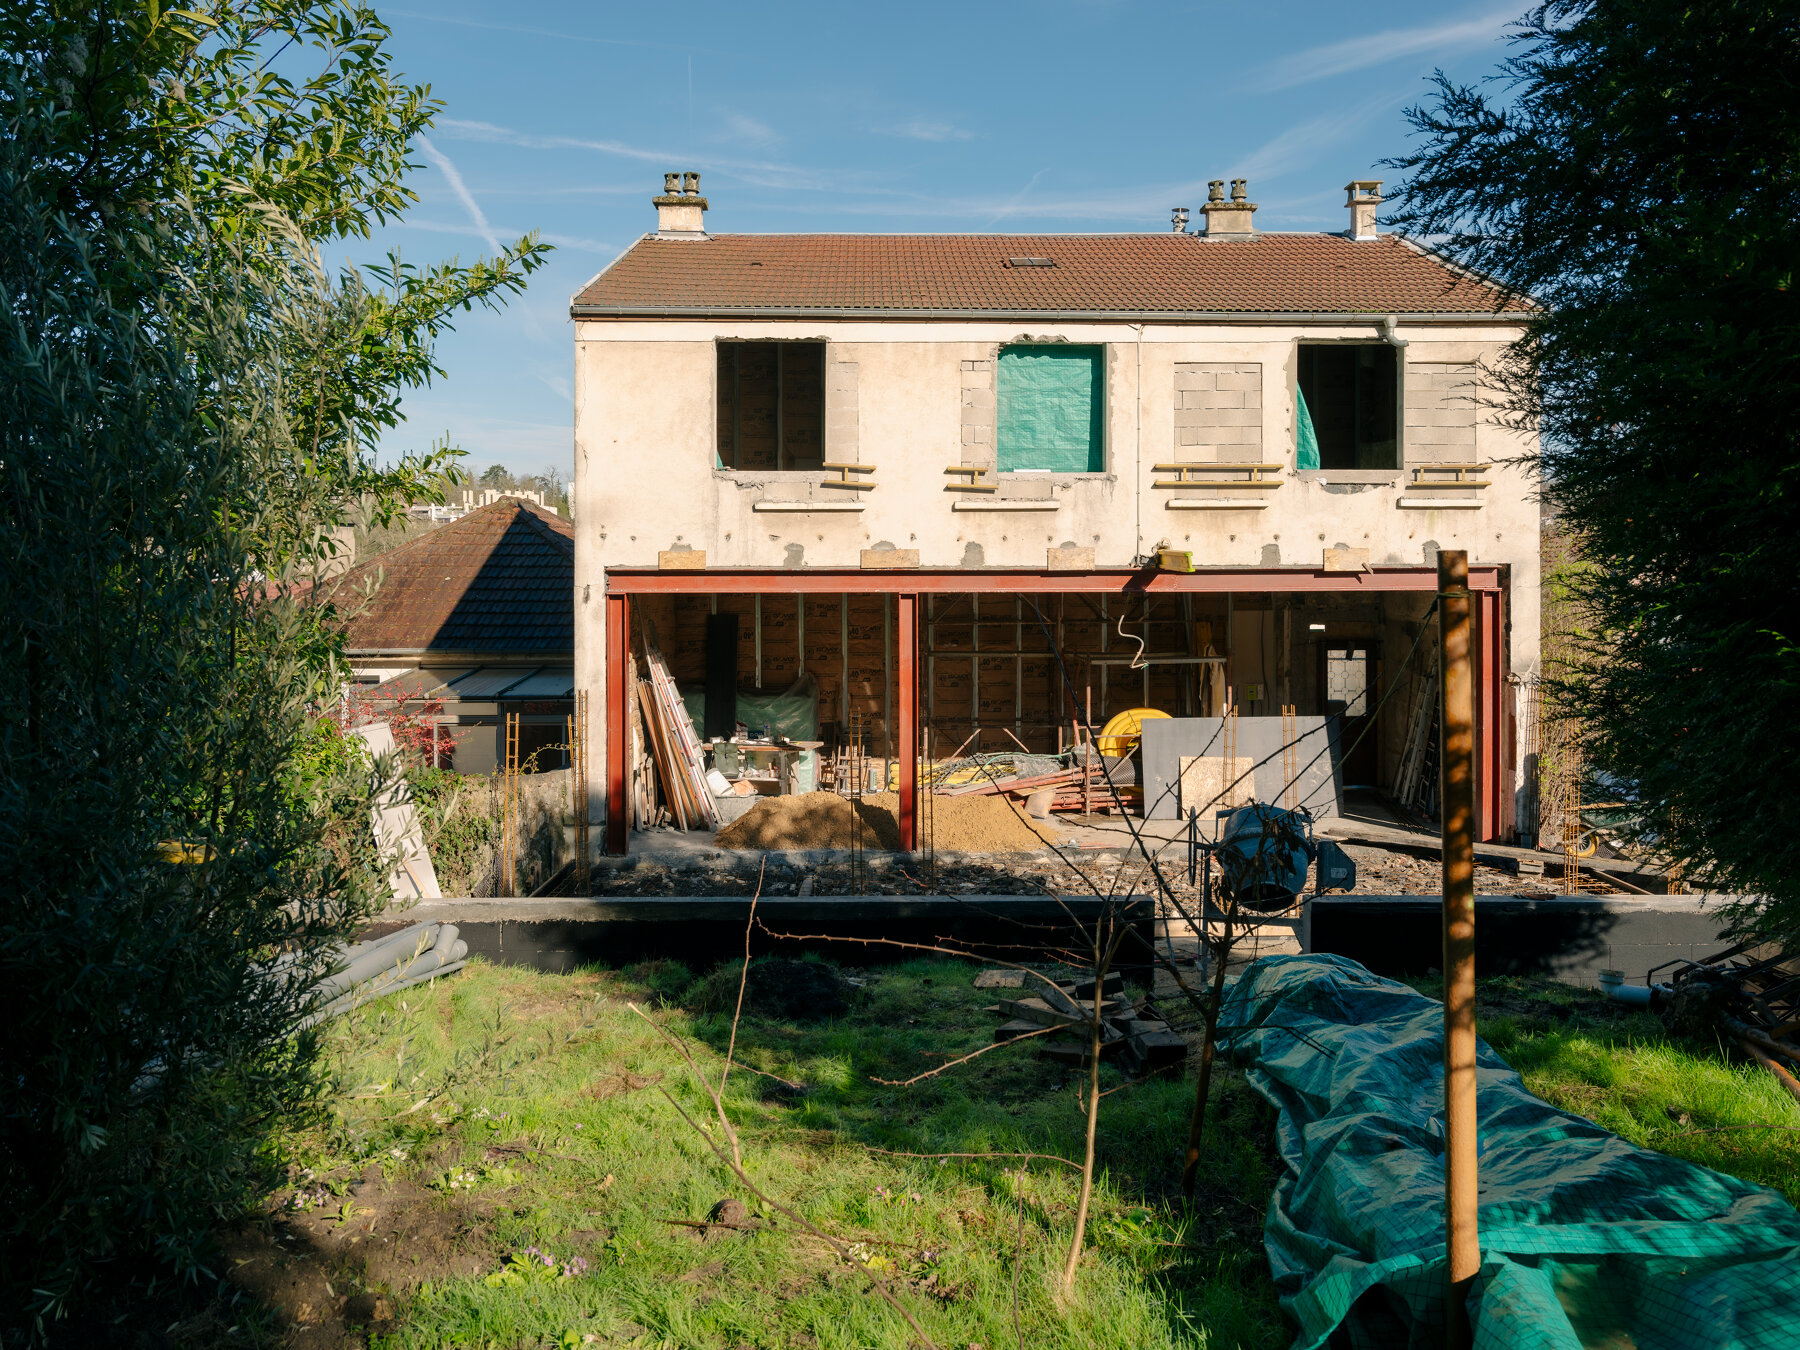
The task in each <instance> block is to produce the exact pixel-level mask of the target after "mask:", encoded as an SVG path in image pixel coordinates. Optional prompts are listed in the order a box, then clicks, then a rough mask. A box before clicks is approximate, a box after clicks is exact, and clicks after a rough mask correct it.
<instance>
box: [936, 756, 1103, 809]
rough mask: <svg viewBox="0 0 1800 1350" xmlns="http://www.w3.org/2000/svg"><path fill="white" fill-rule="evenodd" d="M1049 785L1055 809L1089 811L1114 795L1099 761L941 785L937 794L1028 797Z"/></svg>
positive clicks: (945, 795)
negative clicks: (1026, 775)
mask: <svg viewBox="0 0 1800 1350" xmlns="http://www.w3.org/2000/svg"><path fill="white" fill-rule="evenodd" d="M1084 780H1085V781H1084ZM1046 788H1048V789H1050V790H1051V791H1053V792H1054V793H1055V794H1056V795H1055V796H1054V797H1052V798H1051V800H1050V809H1051V810H1052V811H1086V810H1090V809H1092V808H1093V807H1095V806H1098V805H1100V804H1102V803H1110V802H1111V801H1112V794H1111V793H1110V792H1108V790H1107V787H1106V775H1105V774H1104V773H1102V772H1101V769H1100V765H1099V764H1098V763H1095V764H1092V765H1089V766H1083V765H1079V764H1077V765H1071V766H1070V767H1069V768H1066V769H1059V770H1057V771H1056V772H1055V773H1043V774H1033V775H1031V776H1030V777H1028V778H1021V777H1011V778H1000V779H997V780H995V781H991V782H986V783H970V784H967V785H966V786H960V787H948V788H939V789H938V795H939V796H940V797H982V796H988V795H997V794H999V793H1003V792H1004V793H1006V794H1007V795H1009V796H1014V797H1029V796H1031V795H1032V794H1033V793H1035V792H1042V791H1044V790H1045V789H1046Z"/></svg>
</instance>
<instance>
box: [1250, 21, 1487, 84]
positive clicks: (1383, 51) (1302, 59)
mask: <svg viewBox="0 0 1800 1350" xmlns="http://www.w3.org/2000/svg"><path fill="white" fill-rule="evenodd" d="M1518 15H1519V7H1518V5H1517V4H1509V5H1507V6H1506V7H1505V8H1504V9H1494V10H1489V11H1487V12H1486V13H1484V14H1480V15H1477V16H1475V17H1473V18H1468V19H1457V20H1455V21H1453V22H1450V23H1438V24H1427V25H1422V26H1420V27H1417V28H1392V29H1389V30H1388V31H1387V32H1385V33H1371V34H1369V35H1368V36H1367V37H1357V38H1349V39H1346V40H1345V41H1343V42H1332V43H1328V44H1326V45H1325V46H1322V47H1311V48H1308V49H1307V50H1306V51H1303V52H1295V53H1294V54H1293V55H1292V56H1284V57H1282V58H1280V59H1279V60H1276V61H1271V62H1269V63H1268V64H1267V65H1265V66H1263V67H1262V68H1261V70H1259V71H1258V72H1257V74H1256V76H1255V77H1254V78H1253V80H1252V84H1253V85H1254V87H1255V88H1257V89H1260V90H1264V91H1271V92H1272V91H1274V90H1278V89H1292V88H1293V87H1294V86H1295V85H1300V84H1311V83H1312V82H1313V81H1315V80H1324V79H1329V78H1330V77H1331V76H1333V75H1347V74H1349V73H1350V72H1351V71H1353V70H1368V69H1370V68H1371V67H1374V66H1383V65H1386V64H1388V62H1390V61H1398V60H1401V59H1403V58H1405V57H1412V56H1421V55H1423V54H1425V53H1427V52H1441V53H1448V52H1451V51H1454V50H1456V49H1457V48H1461V47H1473V46H1478V45H1480V44H1482V43H1485V42H1491V41H1493V39H1495V38H1496V37H1498V36H1499V35H1500V32H1501V30H1502V29H1503V28H1504V27H1505V25H1506V24H1507V23H1508V22H1510V21H1511V20H1513V19H1516V18H1517V17H1518Z"/></svg>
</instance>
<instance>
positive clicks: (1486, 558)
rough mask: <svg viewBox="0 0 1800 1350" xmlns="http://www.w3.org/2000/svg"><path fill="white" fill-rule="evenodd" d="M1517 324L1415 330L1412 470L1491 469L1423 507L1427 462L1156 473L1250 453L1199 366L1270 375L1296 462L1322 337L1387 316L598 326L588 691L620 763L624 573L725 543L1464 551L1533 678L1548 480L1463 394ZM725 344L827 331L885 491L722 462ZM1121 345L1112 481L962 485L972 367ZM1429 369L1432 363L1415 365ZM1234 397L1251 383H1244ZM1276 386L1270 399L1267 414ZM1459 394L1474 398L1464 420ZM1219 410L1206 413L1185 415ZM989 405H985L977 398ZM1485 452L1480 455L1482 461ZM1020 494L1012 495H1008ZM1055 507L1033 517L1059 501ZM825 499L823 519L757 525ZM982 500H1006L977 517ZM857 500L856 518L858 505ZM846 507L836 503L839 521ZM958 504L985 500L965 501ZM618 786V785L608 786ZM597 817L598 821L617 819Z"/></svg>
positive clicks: (1111, 380)
mask: <svg viewBox="0 0 1800 1350" xmlns="http://www.w3.org/2000/svg"><path fill="white" fill-rule="evenodd" d="M1515 335H1516V334H1515V332H1514V331H1513V330H1510V329H1507V328H1503V327H1499V326H1493V325H1478V324H1467V323H1433V324H1424V323H1421V324H1415V325H1407V324H1404V323H1403V324H1402V325H1401V327H1400V330H1399V336H1400V337H1401V338H1404V339H1405V340H1406V341H1407V344H1408V345H1407V346H1406V347H1405V348H1404V349H1403V350H1402V353H1401V356H1402V360H1403V363H1404V366H1405V367H1407V369H1406V371H1405V374H1404V376H1403V379H1404V390H1405V391H1406V392H1403V394H1402V396H1401V402H1400V407H1401V414H1400V417H1401V421H1402V423H1403V424H1404V431H1403V435H1404V437H1405V439H1406V442H1407V444H1406V445H1405V447H1404V453H1405V456H1406V462H1407V464H1408V465H1409V466H1411V465H1413V464H1415V463H1435V462H1446V461H1454V460H1460V459H1463V458H1465V457H1466V458H1468V459H1472V460H1476V461H1480V462H1484V463H1488V464H1490V465H1493V466H1494V467H1492V468H1491V469H1489V470H1488V471H1487V472H1486V473H1485V474H1483V475H1482V477H1484V478H1485V479H1486V480H1487V482H1488V483H1489V484H1490V485H1489V486H1487V487H1485V488H1478V489H1469V490H1466V491H1450V490H1441V489H1440V490H1438V491H1436V493H1435V494H1434V493H1432V492H1423V493H1422V492H1420V491H1418V490H1416V489H1413V488H1411V487H1409V480H1410V468H1409V470H1408V471H1397V472H1393V473H1387V474H1369V473H1362V474H1343V473H1332V472H1330V471H1323V472H1315V473H1307V474H1297V473H1295V472H1294V471H1293V470H1292V469H1291V468H1286V469H1283V470H1282V471H1281V473H1280V474H1279V475H1278V476H1279V477H1280V479H1281V486H1280V487H1279V488H1278V489H1275V490H1273V491H1266V490H1259V491H1254V492H1252V491H1250V490H1230V489H1193V490H1188V489H1182V490H1176V491H1170V490H1167V489H1158V488H1155V487H1153V486H1152V484H1153V483H1154V482H1156V481H1159V480H1162V479H1167V478H1168V477H1169V475H1168V474H1166V473H1165V474H1160V475H1159V474H1157V473H1156V472H1155V470H1154V468H1153V466H1154V465H1156V464H1166V463H1171V462H1176V461H1182V460H1200V461H1204V460H1213V461H1218V460H1221V459H1224V460H1230V459H1234V458H1236V457H1237V456H1236V454H1235V453H1233V452H1227V451H1222V450H1218V449H1216V448H1208V447H1206V446H1197V445H1191V444H1189V445H1183V444H1181V443H1180V442H1181V441H1182V440H1184V439H1185V440H1190V441H1191V440H1193V439H1194V437H1193V435H1192V434H1189V435H1187V436H1185V437H1184V436H1183V435H1182V434H1181V427H1188V428H1190V429H1191V427H1192V426H1193V425H1195V424H1196V423H1197V422H1204V421H1229V420H1232V419H1230V418H1229V417H1223V418H1221V417H1218V416H1214V415H1213V407H1212V405H1213V404H1216V403H1219V402H1224V403H1229V402H1230V400H1229V399H1225V400H1218V399H1216V398H1212V396H1210V395H1208V396H1205V397H1204V398H1203V397H1200V396H1196V398H1192V399H1184V394H1185V393H1186V392H1187V391H1184V390H1183V389H1181V388H1178V385H1179V384H1183V383H1186V384H1189V385H1191V384H1193V383H1194V381H1192V380H1191V379H1190V380H1186V381H1183V380H1178V378H1177V374H1178V372H1177V366H1184V367H1188V368H1189V369H1190V370H1191V369H1192V368H1193V367H1194V365H1195V364H1196V363H1201V364H1204V365H1206V366H1207V367H1208V368H1211V369H1219V368H1230V369H1234V370H1235V369H1240V368H1242V367H1246V366H1257V367H1260V377H1259V378H1258V379H1255V380H1245V381H1239V383H1243V384H1245V385H1247V386H1250V387H1252V388H1256V387H1257V386H1259V389H1258V390H1257V394H1259V396H1260V407H1259V408H1258V407H1252V408H1251V409H1250V410H1251V411H1252V412H1256V413H1260V423H1261V446H1260V450H1258V451H1257V453H1258V454H1259V455H1260V458H1261V459H1262V460H1264V461H1267V462H1271V463H1277V462H1279V463H1282V464H1284V465H1291V464H1292V462H1293V455H1294V437H1295V433H1294V413H1295V409H1294V397H1293V389H1294V381H1295V368H1296V361H1297V352H1298V344H1299V343H1300V342H1301V341H1302V340H1305V341H1362V342H1367V341H1371V340H1375V339H1377V338H1379V336H1380V334H1379V332H1378V331H1377V328H1376V325H1375V323H1374V322H1373V321H1371V322H1369V323H1346V324H1330V325H1327V324H1319V325H1298V324H1280V325H1277V324H1270V325H1255V324H1230V325H1228V324H1219V325H1210V326H1209V325H1158V324H1147V325H1143V326H1141V327H1140V326H1138V325H1133V324H1125V323H1092V324H1089V323H1061V324H1043V323H1034V324H1032V325H1030V326H1029V327H1022V326H1021V325H1020V324H1018V323H1016V322H1005V323H1002V322H905V323H903V322H887V321H880V322H876V321H832V322H820V321H748V320H744V321H709V322H685V321H684V322H665V321H644V322H621V321H594V320H587V321H581V322H578V323H577V324H576V334H575V339H576V340H575V390H576V397H575V486H574V494H575V525H576V532H577V533H576V653H577V654H576V665H577V679H578V683H579V685H580V686H581V687H583V688H586V689H587V690H588V691H589V697H590V708H591V717H590V726H591V727H592V728H593V733H594V735H595V737H596V743H595V744H593V745H592V746H591V754H592V756H593V758H592V759H591V761H590V762H592V763H594V764H596V765H599V764H602V763H604V760H603V757H602V756H603V753H604V747H603V746H602V745H601V744H599V743H598V736H599V733H600V731H601V728H602V727H603V726H604V719H603V705H602V700H603V699H604V697H605V692H604V681H603V679H602V668H601V663H602V656H603V653H604V650H605V643H604V630H603V622H602V615H603V608H602V603H601V600H602V595H603V593H604V576H605V569H606V568H607V567H609V566H638V567H642V566H655V565H656V562H657V554H658V552H659V551H661V550H664V549H672V548H679V549H703V550H704V551H705V553H706V561H707V565H708V567H709V568H710V567H757V568H780V567H792V566H837V567H846V566H847V567H855V566H857V565H858V562H859V558H860V553H861V550H863V549H865V548H873V547H884V546H885V547H894V548H902V549H917V550H918V551H919V558H920V563H921V564H922V565H923V566H926V567H958V566H969V565H983V566H988V567H1030V568H1041V567H1043V566H1044V564H1045V554H1046V550H1047V549H1048V548H1050V547H1053V546H1058V545H1066V544H1074V545H1077V546H1081V547H1092V548H1093V549H1094V554H1095V563H1096V565H1097V566H1099V567H1126V566H1130V565H1132V563H1133V561H1134V559H1136V558H1138V557H1139V556H1141V555H1143V554H1145V553H1148V552H1150V551H1151V550H1152V549H1154V548H1155V547H1156V546H1157V545H1158V544H1159V543H1160V542H1163V541H1167V543H1168V544H1169V545H1171V546H1173V547H1175V548H1179V549H1187V550H1191V551H1192V553H1193V555H1194V562H1195V564H1196V566H1202V567H1207V566H1269V565H1280V566H1292V567H1301V568H1308V569H1311V568H1317V567H1319V566H1321V564H1322V561H1323V554H1324V550H1325V549H1327V548H1335V547H1348V548H1356V549H1367V550H1368V551H1369V560H1370V562H1371V563H1373V564H1377V565H1379V564H1383V563H1387V564H1406V565H1412V566H1419V565H1422V564H1425V563H1427V562H1429V561H1430V560H1431V559H1432V558H1433V557H1434V555H1435V551H1436V550H1437V549H1438V548H1464V549H1467V550H1468V552H1469V556H1470V560H1471V561H1472V562H1474V563H1477V564H1502V565H1505V566H1507V567H1509V568H1510V569H1511V576H1510V587H1509V590H1510V594H1509V596H1508V617H1509V628H1510V667H1511V674H1512V675H1513V677H1514V679H1515V681H1517V680H1524V679H1529V678H1531V677H1533V676H1535V674H1536V673H1537V664H1538V509H1537V505H1536V503H1535V501H1534V500H1533V499H1532V491H1531V485H1530V483H1529V481H1528V477H1527V475H1526V474H1525V473H1524V472H1523V471H1522V470H1520V469H1518V468H1516V467H1513V466H1510V465H1507V464H1505V463H1504V461H1507V460H1510V459H1515V458H1517V457H1519V456H1521V455H1524V454H1527V453H1529V452H1530V451H1531V450H1532V449H1533V448H1534V447H1533V446H1531V445H1530V444H1528V443H1527V441H1526V440H1525V439H1524V438H1523V437H1521V436H1520V435H1518V434H1517V433H1515V432H1512V431H1510V430H1508V429H1506V428H1503V427H1501V426H1499V425H1497V424H1496V422H1495V421H1494V419H1493V416H1492V414H1491V413H1490V412H1487V411H1484V410H1482V409H1480V408H1479V407H1477V406H1476V404H1475V401H1473V400H1471V399H1470V398H1469V397H1468V396H1467V395H1466V394H1464V393H1461V392H1453V393H1451V394H1446V395H1443V396H1441V397H1440V396H1439V395H1437V394H1433V393H1430V392H1429V389H1440V390H1452V391H1455V390H1456V389H1457V387H1458V386H1459V385H1466V384H1467V382H1468V381H1467V380H1465V379H1464V378H1463V376H1464V375H1468V376H1472V374H1473V372H1474V370H1475V367H1474V365H1472V364H1471V363H1473V362H1476V361H1478V360H1480V359H1482V358H1487V357H1492V356H1493V355H1495V354H1497V352H1498V351H1499V349H1500V347H1501V346H1502V345H1503V344H1504V343H1505V342H1506V341H1508V340H1510V339H1511V338H1512V337H1514V336H1515ZM719 339H751V340H763V341H768V340H782V339H809V340H822V341H824V342H826V343H827V344H829V345H828V347H827V353H826V370H827V386H828V394H827V400H828V401H827V409H826V417H827V423H828V434H827V445H826V458H827V460H833V461H835V460H839V459H845V460H850V461H854V462H858V463H861V464H865V465H872V466H874V472H873V474H871V475H866V476H862V477H866V478H872V479H873V481H874V482H875V484H876V486H875V487H874V488H873V489H869V490H854V489H843V488H828V487H824V486H821V483H822V480H823V479H825V478H827V477H835V476H836V475H835V474H830V473H819V472H811V473H784V474H773V473H763V474H750V473H732V472H725V471H717V470H715V469H714V468H713V465H714V463H715V441H716V418H715V398H714V394H715V391H714V384H715V380H716V358H715V353H714V344H715V342H716V341H717V340H719ZM1044 340H1051V341H1059V340H1061V341H1068V342H1071V343H1087V344H1104V345H1105V346H1106V348H1107V353H1108V359H1107V362H1106V368H1107V387H1106V400H1107V402H1106V423H1105V424H1106V434H1107V446H1106V452H1107V461H1106V462H1107V471H1106V472H1105V473H1103V474H1095V475H1069V476H1066V477H1062V476H1059V477H1057V478H1055V479H1045V478H1036V477H1032V478H1021V479H1017V480H1010V481H1002V483H1001V486H1000V491H999V492H998V493H996V494H994V495H993V496H991V497H990V496H987V495H986V494H980V495H977V494H969V493H957V492H951V491H946V484H947V483H952V482H957V481H967V479H966V478H960V479H959V478H957V477H953V476H950V475H946V473H945V472H944V470H945V469H946V467H948V466H951V465H956V464H960V463H964V462H967V461H968V458H969V456H968V448H969V436H968V433H967V432H966V430H965V428H966V427H967V426H968V425H969V418H970V414H968V413H967V412H966V411H965V410H966V408H968V407H969V399H968V397H967V394H968V390H969V388H970V372H969V369H968V366H967V363H969V362H980V361H991V360H992V359H993V358H994V356H995V355H996V353H997V351H998V349H999V347H1000V346H1001V345H1003V344H1006V343H1011V342H1020V341H1044ZM1414 367H1418V368H1419V369H1412V368H1414ZM1225 383H1226V384H1227V385H1230V384H1231V383H1232V381H1229V380H1228V381H1226V382H1225ZM1255 397H1256V394H1253V395H1252V398H1251V403H1252V404H1254V401H1255ZM1443 398H1449V399H1450V400H1451V401H1452V402H1453V403H1454V404H1455V406H1443V405H1442V399H1443ZM1207 399H1211V402H1209V403H1208V404H1207V407H1206V408H1203V409H1202V414H1201V415H1196V414H1194V413H1192V412H1189V413H1187V415H1185V416H1178V414H1180V413H1181V412H1182V410H1183V409H1184V408H1190V409H1191V408H1193V407H1197V406H1199V404H1200V403H1201V402H1206V401H1207ZM977 401H978V400H977ZM1471 443H1472V453H1468V454H1466V456H1465V447H1468V446H1470V445H1471ZM1434 495H1435V496H1437V497H1443V496H1459V497H1463V498H1474V499H1477V500H1479V502H1480V505H1479V507H1477V508H1475V509H1415V508H1413V507H1411V506H1408V505H1405V504H1403V501H1405V500H1407V499H1420V498H1431V497H1432V496H1434ZM1219 497H1230V498H1236V499H1251V498H1254V499H1256V500H1266V502H1267V505H1266V506H1265V507H1263V508H1262V509H1245V508H1234V509H1223V510H1220V509H1173V508H1172V507H1171V505H1170V502H1171V500H1172V499H1185V500H1188V501H1194V500H1206V499H1216V498H1219ZM1009 499H1010V500H1009ZM1052 501H1053V502H1054V503H1055V509H1053V510H1044V509H1031V508H1032V507H1034V506H1043V505H1045V504H1047V503H1049V502H1052ZM759 502H762V503H763V504H764V505H765V508H766V507H767V506H768V505H770V504H773V503H794V502H800V503H810V504H811V505H810V506H809V507H808V509H804V510H792V509H783V510H769V509H764V510H760V511H759V510H757V509H756V507H757V504H758V503H759ZM978 503H979V506H980V507H982V508H986V509H968V508H971V507H976V506H977V504H978ZM847 505H851V506H857V507H860V509H858V510H846V509H842V508H844V507H845V506H847ZM833 507H835V508H838V509H829V508H833ZM959 507H961V508H963V509H958V508H959ZM596 786H598V785H596ZM596 818H598V814H597V815H596Z"/></svg>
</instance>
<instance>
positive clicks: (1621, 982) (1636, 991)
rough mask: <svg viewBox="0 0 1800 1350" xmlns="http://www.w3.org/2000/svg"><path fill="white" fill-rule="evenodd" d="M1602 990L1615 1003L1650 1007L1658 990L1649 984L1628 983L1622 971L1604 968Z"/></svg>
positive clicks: (1635, 1006) (1601, 979)
mask: <svg viewBox="0 0 1800 1350" xmlns="http://www.w3.org/2000/svg"><path fill="white" fill-rule="evenodd" d="M1600 992H1601V993H1603V994H1605V995H1606V996H1607V997H1608V998H1609V999H1611V1000H1612V1001H1613V1002H1614V1003H1623V1004H1625V1005H1626V1006H1627V1007H1630V1008H1648V1007H1649V1006H1650V1000H1651V998H1652V997H1653V996H1654V995H1655V992H1656V991H1655V990H1653V989H1652V988H1651V987H1650V986H1649V985H1647V984H1626V983H1625V975H1624V973H1623V972H1622V971H1617V970H1603V971H1601V972H1600Z"/></svg>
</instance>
